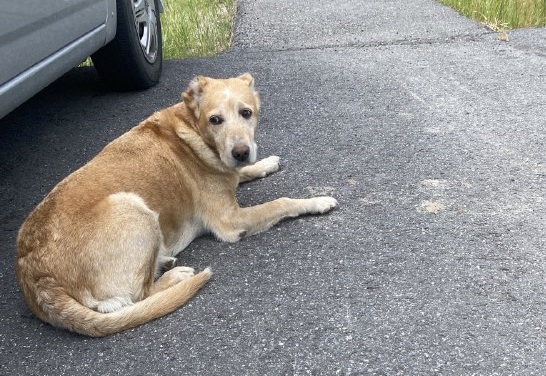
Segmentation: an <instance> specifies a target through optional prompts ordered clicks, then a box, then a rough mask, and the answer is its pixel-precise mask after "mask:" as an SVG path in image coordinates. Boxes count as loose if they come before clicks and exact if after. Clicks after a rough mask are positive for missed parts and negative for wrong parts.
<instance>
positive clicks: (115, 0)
mask: <svg viewBox="0 0 546 376" xmlns="http://www.w3.org/2000/svg"><path fill="white" fill-rule="evenodd" d="M161 10H162V3H161V0H5V1H2V12H0V117H3V116H4V115H6V114H7V113H9V112H10V111H11V110H13V109H14V108H15V107H17V106H18V105H20V104H21V103H23V102H24V101H26V100H27V99H29V98H30V97H31V96H33V95H34V94H36V93H37V92H38V91H40V90H41V89H43V88H44V87H46V86H47V85H49V84H50V83H51V82H53V81H54V80H56V79H57V78H59V77H60V76H61V75H63V74H64V73H66V72H67V71H68V70H70V69H71V68H73V67H75V66H77V65H78V64H80V63H81V62H82V61H84V60H85V59H86V58H87V57H88V56H91V58H92V60H93V65H94V66H95V68H96V69H97V71H98V73H99V75H100V76H101V77H102V79H103V80H105V81H106V82H107V83H108V84H109V85H110V86H111V87H112V88H114V89H117V90H138V89H145V88H148V87H150V86H152V85H154V84H156V83H157V82H158V80H159V77H160V75H161V69H162V65H163V57H162V36H161V22H160V16H159V14H160V12H161Z"/></svg>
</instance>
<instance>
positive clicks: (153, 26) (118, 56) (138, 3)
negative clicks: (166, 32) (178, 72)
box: [91, 0, 163, 90]
mask: <svg viewBox="0 0 546 376" xmlns="http://www.w3.org/2000/svg"><path fill="white" fill-rule="evenodd" d="M116 9H117V30H116V36H115V37H114V39H113V40H112V41H111V42H110V43H108V44H107V45H106V46H104V47H103V48H101V49H100V50H98V51H97V52H95V53H94V54H93V55H91V59H92V60H93V65H94V66H95V68H96V69H97V72H98V73H99V75H100V76H101V78H102V79H103V80H104V81H105V82H106V83H107V84H108V85H109V86H111V87H112V88H114V89H116V90H141V89H147V88H149V87H151V86H153V85H155V84H156V83H157V82H158V81H159V78H160V76H161V71H162V69H163V38H162V35H161V20H160V15H159V6H158V0H117V1H116Z"/></svg>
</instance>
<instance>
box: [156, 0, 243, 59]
mask: <svg viewBox="0 0 546 376" xmlns="http://www.w3.org/2000/svg"><path fill="white" fill-rule="evenodd" d="M235 3H236V0H164V1H163V4H164V6H165V11H164V12H163V13H162V14H161V25H162V28H163V56H164V58H165V59H175V58H184V57H192V56H210V55H214V54H217V53H220V52H223V51H225V50H227V49H228V48H229V45H230V41H231V31H232V23H233V17H234V15H235V7H236V4H235Z"/></svg>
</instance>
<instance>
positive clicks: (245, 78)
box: [237, 73, 254, 90]
mask: <svg viewBox="0 0 546 376" xmlns="http://www.w3.org/2000/svg"><path fill="white" fill-rule="evenodd" d="M237 78H238V79H240V80H243V81H245V82H246V83H247V84H248V86H250V88H251V89H253V90H254V77H252V75H251V74H250V73H245V74H242V75H240V76H239V77H237Z"/></svg>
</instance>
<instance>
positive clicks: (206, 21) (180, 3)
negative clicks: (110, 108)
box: [80, 0, 237, 66]
mask: <svg viewBox="0 0 546 376" xmlns="http://www.w3.org/2000/svg"><path fill="white" fill-rule="evenodd" d="M163 6H164V8H165V9H164V11H163V13H162V14H161V29H162V34H163V57H164V59H165V60H167V59H182V58H185V57H202V56H211V55H215V54H218V53H220V52H223V51H226V50H227V49H228V48H229V46H230V43H231V32H232V24H233V17H234V16H235V10H236V6H237V0H164V1H163ZM92 65H93V62H92V61H91V58H87V60H85V61H84V62H83V63H81V64H80V66H92Z"/></svg>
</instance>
